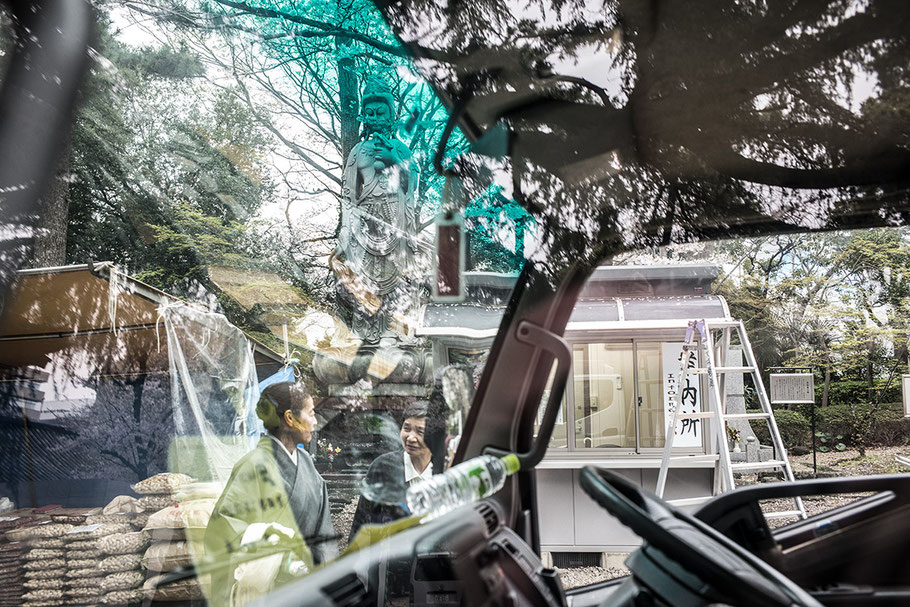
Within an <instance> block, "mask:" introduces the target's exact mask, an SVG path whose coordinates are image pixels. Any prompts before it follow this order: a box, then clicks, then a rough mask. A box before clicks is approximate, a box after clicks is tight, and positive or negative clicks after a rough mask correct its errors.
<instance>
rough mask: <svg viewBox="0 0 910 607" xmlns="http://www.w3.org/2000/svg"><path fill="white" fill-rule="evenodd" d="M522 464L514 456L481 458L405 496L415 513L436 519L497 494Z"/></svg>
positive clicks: (409, 489) (434, 478) (418, 487)
mask: <svg viewBox="0 0 910 607" xmlns="http://www.w3.org/2000/svg"><path fill="white" fill-rule="evenodd" d="M520 467H521V463H520V462H519V461H518V458H517V457H515V455H514V454H512V453H510V454H509V455H506V456H505V457H493V456H492V455H481V456H479V457H475V458H472V459H469V460H468V461H466V462H462V463H460V464H458V465H457V466H453V467H451V468H449V469H448V470H446V471H445V472H444V473H442V474H437V475H434V476H433V477H432V478H430V479H427V480H425V481H421V482H419V483H415V484H413V485H411V486H410V487H408V492H407V494H406V496H405V501H407V504H408V508H410V510H411V514H414V515H417V516H423V517H424V518H425V519H433V518H436V517H437V516H442V515H443V514H445V513H446V512H449V511H451V510H454V509H455V508H458V507H459V506H463V505H464V504H469V503H471V502H475V501H477V500H479V499H483V498H485V497H487V496H488V495H493V494H494V493H496V492H497V491H499V490H500V489H502V486H503V485H504V484H505V482H506V477H507V476H509V475H510V474H514V473H515V472H517V471H518V469H519V468H520Z"/></svg>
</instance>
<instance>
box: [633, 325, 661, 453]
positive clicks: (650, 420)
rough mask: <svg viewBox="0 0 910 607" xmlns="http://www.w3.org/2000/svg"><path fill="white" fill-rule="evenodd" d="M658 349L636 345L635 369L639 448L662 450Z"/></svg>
mask: <svg viewBox="0 0 910 607" xmlns="http://www.w3.org/2000/svg"><path fill="white" fill-rule="evenodd" d="M661 346H662V344H660V343H654V342H650V343H648V342H636V348H635V355H636V366H637V369H638V403H639V407H638V418H639V421H638V425H639V439H640V440H639V446H641V447H642V448H648V447H659V448H661V449H662V448H663V446H664V444H665V443H666V442H667V439H666V434H665V432H666V430H665V428H666V423H667V422H666V421H665V419H666V417H665V413H664V399H663V375H662V374H661Z"/></svg>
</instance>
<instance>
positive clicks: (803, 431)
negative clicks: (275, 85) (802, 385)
mask: <svg viewBox="0 0 910 607" xmlns="http://www.w3.org/2000/svg"><path fill="white" fill-rule="evenodd" d="M774 419H775V421H776V422H777V429H778V430H779V431H780V436H781V440H783V441H784V446H785V447H788V448H789V447H792V446H803V445H808V444H809V442H810V438H811V436H810V429H809V421H808V420H807V419H806V418H805V417H804V416H803V415H802V413H800V412H799V411H791V410H788V409H778V410H776V411H775V412H774Z"/></svg>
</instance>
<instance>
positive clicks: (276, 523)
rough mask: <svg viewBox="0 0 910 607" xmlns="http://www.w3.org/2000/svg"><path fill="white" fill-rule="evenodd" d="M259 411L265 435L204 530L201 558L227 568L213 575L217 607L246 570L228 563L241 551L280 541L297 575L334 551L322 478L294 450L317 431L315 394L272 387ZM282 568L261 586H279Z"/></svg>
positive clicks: (307, 459) (239, 467) (229, 484)
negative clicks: (216, 562) (222, 564)
mask: <svg viewBox="0 0 910 607" xmlns="http://www.w3.org/2000/svg"><path fill="white" fill-rule="evenodd" d="M256 413H257V415H258V416H259V418H260V419H262V421H263V423H264V425H265V427H266V429H267V430H268V434H266V435H265V436H263V437H262V438H261V439H260V440H259V444H258V445H257V446H256V448H255V449H253V450H252V451H250V452H249V453H247V454H246V455H245V456H243V457H242V458H241V459H240V460H239V461H238V462H237V464H236V465H235V466H234V469H233V471H232V472H231V477H230V479H229V480H228V482H227V485H226V486H225V488H224V492H223V493H222V494H221V497H220V499H219V500H218V503H217V504H215V509H214V511H213V513H212V517H211V519H210V520H209V524H208V527H207V528H206V531H205V548H206V556H207V557H208V558H210V559H214V560H216V561H218V562H223V563H225V564H226V565H227V566H226V567H224V568H222V569H219V572H218V573H216V574H213V575H212V597H211V601H212V602H213V603H215V604H216V605H228V604H230V602H231V599H232V589H233V587H234V585H235V583H236V582H238V580H240V579H241V577H242V573H243V569H242V568H243V567H245V566H244V565H239V566H233V565H232V563H231V559H232V555H235V554H236V553H237V552H238V551H239V550H240V549H241V547H242V546H249V545H250V544H253V543H255V542H259V541H262V540H267V539H268V538H270V537H272V536H278V538H280V539H281V540H283V543H284V545H286V546H288V553H287V556H288V562H290V561H293V565H294V567H296V568H297V569H298V570H306V569H312V567H313V566H315V565H319V564H320V563H324V562H326V561H327V560H329V559H331V558H332V557H334V556H335V552H336V545H335V541H334V539H333V536H334V533H335V532H334V529H333V527H332V519H331V517H330V511H329V497H328V492H327V491H326V485H325V481H324V480H323V478H322V477H321V476H320V475H319V473H318V472H316V468H315V466H313V460H312V459H311V458H310V455H309V454H308V453H307V452H306V451H304V450H303V449H301V448H299V446H298V445H303V444H306V443H308V442H309V441H310V438H311V437H312V434H313V431H314V430H315V429H316V417H315V414H314V412H313V399H312V397H311V396H310V395H309V394H307V393H306V390H305V389H304V388H303V386H301V385H300V384H290V383H281V384H273V385H271V386H269V387H268V388H266V389H265V390H264V391H263V393H262V396H261V398H260V400H259V404H258V405H257V407H256ZM325 538H329V539H328V541H326V539H325ZM316 540H318V541H316ZM279 561H281V559H278V560H275V559H273V560H272V562H273V563H278V562H279ZM286 565H287V562H282V564H281V565H280V566H277V565H276V566H275V567H273V569H274V571H273V572H272V573H273V577H272V579H271V580H267V584H264V586H265V585H269V586H271V585H278V584H280V583H281V582H282V581H284V577H286V576H288V575H289V574H288V571H286V570H285V569H286ZM260 571H261V570H260ZM258 573H259V572H257V575H258ZM248 577H249V576H248ZM259 577H263V576H262V575H260V576H259ZM266 589H267V588H266ZM234 591H235V592H236V589H234ZM234 598H237V597H234Z"/></svg>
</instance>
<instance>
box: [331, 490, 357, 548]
mask: <svg viewBox="0 0 910 607" xmlns="http://www.w3.org/2000/svg"><path fill="white" fill-rule="evenodd" d="M358 499H359V498H356V497H355V498H354V499H352V500H351V501H350V502H348V503H347V504H345V506H344V508H342V509H341V510H340V511H338V512H334V513H332V525H333V526H334V527H335V533H337V534H338V535H340V536H341V539H339V540H338V553H339V554H340V553H342V552H343V551H344V549H345V548H347V547H348V533H350V531H351V524H352V523H353V522H354V511H355V510H357V500H358Z"/></svg>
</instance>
